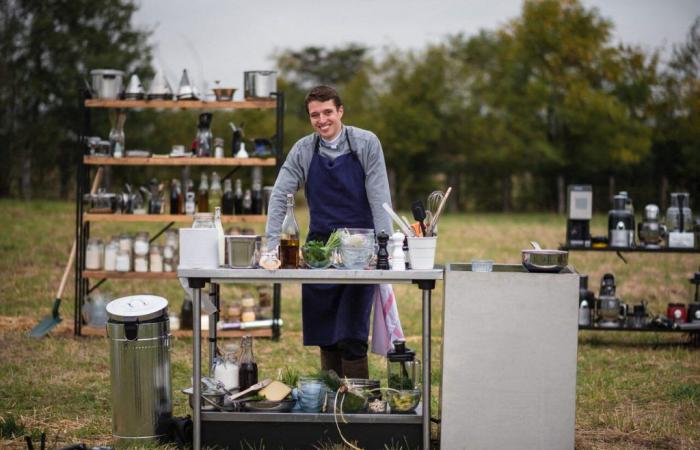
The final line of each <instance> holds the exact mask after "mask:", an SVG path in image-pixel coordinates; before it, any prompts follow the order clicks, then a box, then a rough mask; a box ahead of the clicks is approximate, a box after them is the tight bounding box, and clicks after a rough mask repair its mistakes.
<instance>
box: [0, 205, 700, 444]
mask: <svg viewBox="0 0 700 450" xmlns="http://www.w3.org/2000/svg"><path fill="white" fill-rule="evenodd" d="M0 212H2V216H3V220H2V221H1V222H0V273H2V274H3V277H2V280H1V281H0V448H3V449H4V448H26V446H25V444H24V441H23V440H22V436H23V435H24V434H32V435H34V436H35V437H37V436H38V435H39V434H40V433H41V432H42V431H45V432H46V433H47V435H48V439H49V444H50V445H49V448H53V446H56V447H61V446H63V445H67V444H70V443H76V442H86V443H88V444H91V445H99V444H102V445H106V444H109V442H110V438H111V423H110V422H111V406H110V387H109V351H108V347H107V340H106V339H105V338H97V337H95V338H77V339H76V338H74V337H73V335H72V317H73V284H72V282H71V283H69V285H68V289H67V290H66V292H65V294H64V296H63V298H64V303H63V305H62V307H61V315H62V317H63V318H64V321H63V323H62V324H61V325H59V326H58V327H57V328H56V329H55V330H54V331H53V332H52V333H51V335H50V336H49V337H47V338H44V339H40V340H37V339H31V338H28V337H27V332H28V330H29V329H31V327H32V326H34V325H35V324H36V322H37V320H38V319H39V318H41V317H44V316H45V315H47V314H49V313H50V306H51V304H52V302H53V299H54V297H55V290H56V288H57V286H58V284H59V280H60V277H61V274H62V271H63V267H64V265H65V263H66V259H67V256H68V252H69V250H70V246H71V242H72V239H73V236H74V209H73V205H72V204H69V203H59V202H32V203H23V202H17V201H6V200H0ZM304 216H305V211H299V212H298V213H297V218H298V219H300V222H301V224H300V225H301V226H302V229H304V228H305V224H306V220H305V217H304ZM604 222H605V217H602V216H598V217H596V218H595V220H594V223H593V233H594V234H603V233H604V228H605V225H604ZM125 229H128V230H131V231H136V230H145V231H150V232H151V233H154V232H156V231H157V227H156V226H145V225H130V226H128V227H125V226H123V225H119V224H97V226H95V227H94V228H93V232H92V233H93V235H94V236H98V237H103V238H107V237H109V236H110V235H112V234H117V233H119V232H122V231H124V230H125ZM564 231H565V219H564V218H563V217H561V216H556V215H552V214H523V215H500V214H494V215H489V214H478V215H474V214H464V215H447V216H445V217H444V219H443V220H442V221H441V225H440V240H439V243H438V255H437V259H438V262H439V263H445V262H469V261H470V260H471V259H473V258H491V259H494V260H496V261H497V262H499V263H519V262H520V249H522V248H526V247H527V246H528V242H529V241H530V240H532V239H536V240H538V241H539V242H540V243H541V244H542V245H543V247H545V246H546V247H549V248H552V247H556V246H558V245H559V243H560V242H561V241H563V239H564ZM626 257H627V259H628V261H629V264H624V263H623V262H622V261H621V260H620V259H619V258H617V256H615V254H614V253H600V254H591V253H585V252H579V253H572V254H571V255H570V263H571V264H572V265H574V266H575V267H576V269H577V270H578V272H579V273H585V274H588V275H589V276H590V285H589V288H591V289H592V290H594V291H596V293H597V289H598V288H597V287H598V284H599V282H600V279H601V277H602V275H603V274H604V273H606V272H613V273H614V274H615V276H616V279H617V286H618V294H619V296H620V297H621V298H622V300H623V301H625V302H627V303H630V304H636V303H639V302H641V301H642V300H645V301H647V302H648V304H649V307H650V308H651V310H652V312H654V313H655V314H659V313H663V312H664V311H665V309H666V303H667V302H669V301H683V302H687V297H688V287H687V285H688V282H687V278H688V277H689V276H690V275H691V274H692V272H694V271H695V270H698V266H700V256H698V255H678V254H660V255H645V254H627V255H626ZM71 281H72V278H71ZM104 288H105V289H104V290H106V291H109V292H110V293H111V294H112V295H114V296H120V295H127V294H133V293H156V294H159V295H162V296H164V297H166V298H168V299H169V301H170V304H171V309H174V310H176V311H179V308H180V304H181V302H182V298H183V292H182V289H181V288H180V287H179V286H178V284H177V283H176V282H174V281H157V282H150V283H146V282H125V281H110V282H109V283H107V284H105V285H104ZM396 292H397V298H398V301H399V310H400V313H401V319H402V323H403V327H404V332H405V333H406V335H407V336H408V341H409V346H411V347H413V348H416V349H420V333H421V328H420V327H421V315H420V309H421V306H420V295H419V294H418V291H417V290H416V288H415V287H411V286H397V287H396ZM240 294H241V292H240V291H239V290H238V289H234V288H231V287H225V289H224V294H223V298H224V300H230V299H233V298H235V297H236V296H239V295H240ZM282 298H283V301H282V317H283V319H284V321H285V324H284V328H283V332H282V339H281V340H280V341H279V342H272V341H270V340H267V339H258V340H256V341H255V347H254V350H255V354H256V356H257V359H258V363H259V366H260V372H261V376H272V377H274V376H276V374H277V371H278V369H281V368H284V367H285V366H292V365H293V366H295V367H297V368H299V369H300V370H301V372H302V373H304V372H312V371H315V370H316V369H317V367H318V364H319V363H318V350H317V349H313V348H304V347H303V346H302V345H301V331H300V330H301V315H300V300H299V298H300V288H299V287H298V286H296V285H284V287H283V294H282ZM433 299H434V301H433V310H432V317H433V323H432V330H433V337H432V340H433V349H434V351H433V361H432V364H433V367H434V368H436V369H438V368H439V366H440V361H439V355H440V343H441V336H440V330H441V318H442V308H441V303H442V287H441V286H440V285H438V287H437V289H436V292H435V294H434V296H433ZM685 342H686V336H685V335H683V334H670V333H668V334H667V333H619V332H614V333H604V332H579V347H578V377H577V400H576V447H577V448H582V449H589V448H591V449H592V448H601V449H608V448H610V449H612V448H635V449H638V448H679V449H681V448H682V449H696V448H700V349H698V348H692V347H690V346H688V345H686V344H685ZM191 344H192V342H191V339H189V338H178V339H175V341H174V345H173V351H172V355H171V357H172V377H173V391H174V393H173V396H174V400H175V411H174V413H175V414H176V415H185V414H188V407H187V405H186V398H185V397H184V395H182V394H180V392H179V390H180V389H181V388H182V387H185V386H189V378H190V376H191V364H190V361H191ZM205 355H206V354H205ZM370 374H371V376H372V377H376V378H377V379H385V361H384V360H383V359H382V358H379V357H377V356H375V355H372V356H371V358H370ZM439 379H440V377H439V370H435V371H434V373H433V376H432V386H433V399H434V401H433V404H432V407H433V411H434V412H433V415H436V414H437V395H438V392H439V390H438V380H439ZM13 436H14V438H13ZM467 445H468V443H467Z"/></svg>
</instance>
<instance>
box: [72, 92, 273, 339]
mask: <svg viewBox="0 0 700 450" xmlns="http://www.w3.org/2000/svg"><path fill="white" fill-rule="evenodd" d="M88 96H89V94H88V93H87V92H86V91H82V92H81V102H80V106H81V108H82V110H83V118H82V119H83V124H82V128H81V129H82V132H81V136H80V139H79V142H80V143H81V145H82V146H83V148H82V149H81V151H82V155H81V158H80V159H79V161H78V169H77V176H76V216H75V223H76V226H75V239H76V242H77V243H78V245H77V249H76V258H75V311H74V317H73V321H74V334H75V335H76V336H80V335H82V334H83V327H82V319H81V309H82V305H83V304H84V303H85V300H86V298H87V296H88V294H89V293H90V292H91V291H92V290H94V289H96V288H97V287H98V286H100V285H101V284H102V283H104V282H105V281H107V280H150V281H161V280H174V279H176V278H177V275H176V273H175V272H162V273H154V272H106V271H90V270H86V269H85V251H86V247H87V241H88V238H89V237H90V227H91V224H92V223H104V222H111V223H115V222H116V223H136V222H139V223H164V224H165V226H164V227H163V229H161V230H160V232H159V233H157V234H156V236H155V237H153V238H152V239H151V240H154V239H156V238H157V237H158V236H159V235H160V234H161V233H163V232H164V231H165V230H167V229H168V228H170V227H171V226H173V225H174V224H176V223H190V222H191V221H192V217H191V216H188V215H180V214H153V215H144V214H139V215H134V214H95V213H88V212H87V211H85V210H84V208H83V200H82V199H83V194H85V193H87V192H89V182H90V178H91V173H90V172H91V170H92V169H93V168H96V167H101V166H137V167H142V166H166V167H182V168H187V167H191V166H211V167H231V168H233V170H236V169H237V168H239V167H275V170H276V172H277V173H278V172H279V170H280V168H281V166H282V158H283V154H282V146H283V136H284V94H283V93H282V92H277V93H273V98H272V99H269V100H268V99H263V100H245V101H225V102H223V101H176V100H103V99H90V98H88ZM94 108H105V109H132V110H140V109H162V110H173V109H196V110H229V111H231V110H241V109H274V110H275V112H276V116H275V121H276V134H275V136H274V142H275V154H274V156H273V157H271V158H246V159H241V158H231V157H227V158H213V157H209V158H195V157H177V158H170V157H167V156H158V155H155V156H152V157H125V158H111V157H98V156H91V155H89V154H88V153H87V152H88V149H87V145H85V143H86V142H87V139H86V138H87V136H90V135H91V128H92V127H91V109H94ZM266 220H267V217H266V216H265V215H238V216H223V217H222V222H223V223H229V224H231V223H241V224H253V223H258V224H259V223H265V221H266ZM94 280H99V281H96V282H94ZM210 295H211V296H213V297H215V298H214V300H215V301H216V304H218V300H219V299H218V296H219V291H218V289H216V290H213V291H212V292H211V293H210ZM280 303H281V287H280V285H279V284H273V307H272V316H273V321H272V322H273V325H272V326H271V327H270V328H269V329H258V330H245V331H240V330H228V331H221V332H220V335H221V336H242V335H243V334H251V335H253V336H267V337H272V338H273V339H278V338H279V336H280V325H279V320H275V319H279V317H280V310H281V308H280ZM85 332H86V334H98V335H100V334H101V335H103V334H104V333H103V332H101V330H98V331H97V332H95V331H94V330H89V329H87V328H86V329H85ZM181 334H183V335H190V334H191V332H190V331H189V330H187V331H184V332H183V333H181ZM175 335H177V333H175Z"/></svg>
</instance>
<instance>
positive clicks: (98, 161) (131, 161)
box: [83, 156, 276, 167]
mask: <svg viewBox="0 0 700 450" xmlns="http://www.w3.org/2000/svg"><path fill="white" fill-rule="evenodd" d="M83 163H84V164H87V165H91V166H248V167H250V166H256V167H257V166H268V167H272V166H274V165H275V164H276V162H275V158H273V157H270V158H195V157H191V156H189V157H182V158H170V157H156V158H145V157H125V158H106V157H101V156H83Z"/></svg>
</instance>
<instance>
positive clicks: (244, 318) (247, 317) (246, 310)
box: [241, 306, 256, 322]
mask: <svg viewBox="0 0 700 450" xmlns="http://www.w3.org/2000/svg"><path fill="white" fill-rule="evenodd" d="M255 318H256V314H255V307H254V306H244V307H243V311H242V312H241V322H253V321H254V320H255Z"/></svg>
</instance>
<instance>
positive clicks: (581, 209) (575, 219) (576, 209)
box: [566, 184, 593, 248]
mask: <svg viewBox="0 0 700 450" xmlns="http://www.w3.org/2000/svg"><path fill="white" fill-rule="evenodd" d="M567 191H568V196H567V202H566V209H567V217H568V219H567V221H566V245H567V246H568V247H584V248H590V246H591V227H590V225H591V217H592V216H593V188H592V187H591V185H580V184H572V185H569V187H568V188H567Z"/></svg>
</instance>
